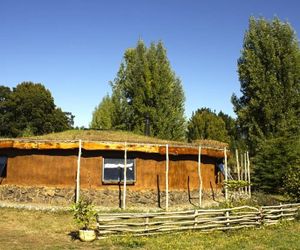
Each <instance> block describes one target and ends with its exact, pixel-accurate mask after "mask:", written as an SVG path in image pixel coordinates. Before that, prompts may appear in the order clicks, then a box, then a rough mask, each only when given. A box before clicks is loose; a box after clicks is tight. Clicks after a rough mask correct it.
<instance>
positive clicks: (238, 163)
mask: <svg viewBox="0 0 300 250" xmlns="http://www.w3.org/2000/svg"><path fill="white" fill-rule="evenodd" d="M235 158H236V168H237V177H238V180H239V181H240V180H241V173H240V162H239V151H238V150H237V149H236V150H235Z"/></svg>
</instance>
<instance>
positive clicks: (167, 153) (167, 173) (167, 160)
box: [166, 144, 169, 211]
mask: <svg viewBox="0 0 300 250" xmlns="http://www.w3.org/2000/svg"><path fill="white" fill-rule="evenodd" d="M168 208H169V145H168V144H167V145H166V211H168Z"/></svg>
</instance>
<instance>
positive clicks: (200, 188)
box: [198, 146, 202, 207]
mask: <svg viewBox="0 0 300 250" xmlns="http://www.w3.org/2000/svg"><path fill="white" fill-rule="evenodd" d="M198 177H199V207H201V206H202V176H201V146H199V149H198Z"/></svg>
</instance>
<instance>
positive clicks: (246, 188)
mask: <svg viewBox="0 0 300 250" xmlns="http://www.w3.org/2000/svg"><path fill="white" fill-rule="evenodd" d="M244 169H245V172H244V175H245V181H248V180H247V179H248V176H247V157H246V153H244ZM245 192H246V194H247V193H248V187H247V186H245Z"/></svg>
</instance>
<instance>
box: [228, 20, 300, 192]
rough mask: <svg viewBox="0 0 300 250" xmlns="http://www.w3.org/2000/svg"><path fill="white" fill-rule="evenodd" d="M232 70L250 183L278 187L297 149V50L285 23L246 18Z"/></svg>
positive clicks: (274, 189) (269, 189)
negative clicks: (236, 78) (237, 89)
mask: <svg viewBox="0 0 300 250" xmlns="http://www.w3.org/2000/svg"><path fill="white" fill-rule="evenodd" d="M238 72H239V79H240V83H241V92H242V96H241V97H239V98H238V97H237V96H236V95H233V97H232V102H233V105H234V109H235V112H236V114H237V116H238V118H237V122H238V126H239V128H241V132H242V135H243V136H244V137H245V138H246V139H247V142H248V145H249V146H250V152H251V154H252V156H254V163H255V175H254V181H255V184H256V187H257V188H259V189H262V190H263V191H267V192H278V191H282V187H283V186H284V185H283V179H284V178H285V176H286V174H287V173H288V170H289V169H291V168H293V167H294V166H295V165H296V164H298V163H297V162H298V159H299V156H297V155H299V150H300V149H299V147H298V146H296V144H297V143H296V142H297V141H298V140H299V135H300V91H299V90H300V50H299V44H298V40H297V37H296V35H295V32H294V30H293V29H292V27H291V25H290V24H288V23H285V22H281V21H280V20H279V19H278V18H275V19H273V20H272V21H267V20H265V19H263V18H259V19H255V18H251V19H250V23H249V29H248V30H247V31H246V33H245V37H244V44H243V50H242V52H241V56H240V58H239V60H238ZM297 138H298V139H297Z"/></svg>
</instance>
